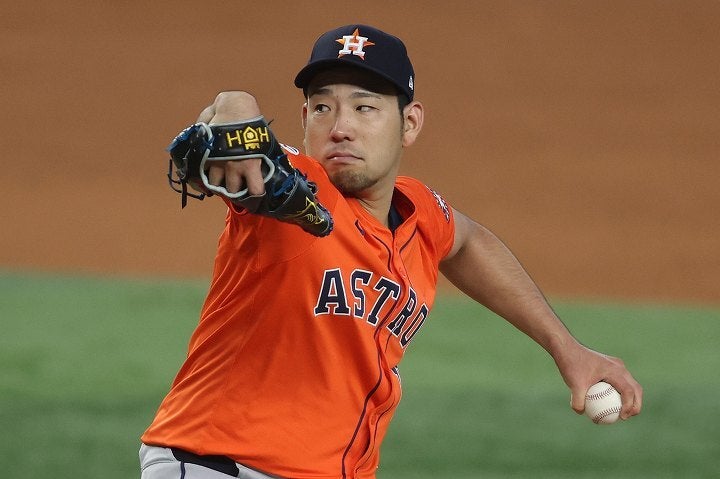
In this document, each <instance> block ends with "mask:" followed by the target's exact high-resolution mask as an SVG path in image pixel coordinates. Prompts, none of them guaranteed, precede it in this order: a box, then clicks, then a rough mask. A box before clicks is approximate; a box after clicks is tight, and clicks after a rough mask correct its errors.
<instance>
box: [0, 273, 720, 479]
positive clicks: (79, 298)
mask: <svg viewBox="0 0 720 479" xmlns="http://www.w3.org/2000/svg"><path fill="white" fill-rule="evenodd" d="M205 290H206V284H205V282H202V281H199V282H187V281H186V282H180V281H159V280H158V281H151V280H142V281H121V280H110V279H96V278H72V277H52V276H40V275H19V274H11V273H5V274H1V273H0V321H1V324H2V326H3V334H2V335H0V426H1V427H2V429H3V431H2V432H3V433H2V434H1V435H0V464H2V469H3V473H2V476H3V477H8V478H13V479H15V478H36V477H60V478H66V477H67V478H70V477H73V478H75V477H102V478H106V479H112V478H129V477H139V472H138V461H137V449H138V446H139V443H138V440H139V436H140V434H142V432H143V430H144V428H145V427H146V426H147V424H148V423H149V421H150V420H151V418H152V416H153V414H154V412H155V408H156V407H157V405H158V403H159V401H160V399H161V398H162V397H163V395H164V394H165V393H166V392H167V388H168V386H169V383H170V381H172V378H173V376H174V374H175V372H176V370H177V368H178V367H179V365H180V362H181V361H182V358H183V355H184V351H185V347H186V344H187V340H188V338H189V335H190V333H191V332H192V329H193V327H194V325H195V323H196V322H197V313H198V311H199V308H200V305H201V302H202V300H203V297H204V294H205ZM555 307H556V309H557V310H558V312H559V313H560V315H561V316H562V317H563V319H564V320H565V322H566V323H567V324H568V326H569V327H570V329H571V330H572V331H573V332H574V333H575V334H576V335H577V336H578V337H579V338H580V339H581V340H582V341H583V342H585V343H586V344H588V345H589V346H591V347H594V348H596V349H599V350H602V351H604V352H607V353H609V354H612V355H616V356H620V357H622V358H623V359H624V360H625V361H626V363H627V364H628V365H629V367H630V368H631V370H632V371H633V373H634V374H635V376H636V377H637V378H638V380H640V382H641V383H642V384H643V386H644V387H645V407H644V411H643V414H642V415H641V416H639V417H637V418H634V419H632V420H631V421H627V422H624V423H620V424H616V425H613V426H596V425H594V424H592V423H591V422H590V421H589V420H588V419H587V418H585V417H581V416H577V415H575V414H574V413H573V412H572V411H571V410H570V408H569V393H568V392H567V389H566V387H565V385H564V384H563V383H562V380H561V379H560V377H559V375H558V374H557V372H556V370H555V367H554V364H553V363H552V361H551V360H550V358H549V357H548V356H547V355H546V354H545V353H544V352H543V351H542V350H541V349H540V348H539V347H537V346H536V345H535V344H534V343H532V342H531V341H530V340H529V339H527V338H526V337H524V336H522V335H521V334H519V333H517V332H516V331H515V330H513V329H512V327H510V326H509V325H508V324H506V323H505V322H503V321H502V320H500V319H499V318H497V317H495V316H494V315H492V314H490V313H488V312H487V311H486V310H484V309H483V308H481V307H479V306H477V305H475V304H473V303H472V302H470V301H467V300H464V299H460V298H453V297H447V298H442V299H441V300H439V301H438V304H437V305H436V308H435V309H434V311H433V313H432V314H431V316H430V319H429V321H428V322H427V323H426V326H425V327H424V329H423V331H422V332H421V333H420V334H419V335H418V336H417V337H416V339H415V340H414V341H413V344H412V345H411V347H410V350H409V352H408V354H407V355H406V358H405V360H404V362H403V363H402V364H401V373H402V375H403V387H404V397H403V401H402V403H401V404H400V408H399V410H398V412H397V414H396V418H395V421H394V423H393V426H392V427H391V428H390V432H389V433H388V436H387V438H386V441H385V445H384V448H383V456H382V461H381V468H380V470H379V474H378V477H379V478H380V479H406V478H407V479H409V478H414V479H423V478H454V479H461V478H468V479H469V478H480V477H483V478H486V477H487V478H493V477H520V478H523V477H526V478H538V477H540V478H544V477H548V478H566V477H567V478H569V477H573V478H577V477H579V478H601V477H613V478H618V477H619V478H631V477H633V478H637V477H648V478H650V477H652V478H664V477H666V478H670V477H694V478H695V477H720V461H719V460H718V458H720V427H718V424H719V423H720V421H718V419H717V414H716V411H717V408H718V406H717V405H718V404H719V403H720V402H719V400H718V398H720V375H719V374H718V371H719V370H720V348H719V347H718V346H719V345H720V310H715V309H703V308H699V307H698V308H693V307H660V306H656V307H651V306H643V305H596V304H582V303H572V302H556V303H555Z"/></svg>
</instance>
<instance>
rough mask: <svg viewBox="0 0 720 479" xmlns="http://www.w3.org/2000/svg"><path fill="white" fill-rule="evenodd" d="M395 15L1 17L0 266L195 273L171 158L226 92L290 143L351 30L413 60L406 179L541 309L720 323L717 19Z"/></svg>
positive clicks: (125, 12) (243, 12)
mask: <svg viewBox="0 0 720 479" xmlns="http://www.w3.org/2000/svg"><path fill="white" fill-rule="evenodd" d="M398 3H399V2H398ZM394 5H395V4H394V3H393V2H379V1H366V2H360V3H354V2H353V3H352V6H349V5H345V6H343V5H340V4H338V3H337V2H330V1H317V2H284V1H269V2H262V3H257V2H255V3H252V7H251V4H250V3H247V2H190V1H182V2H140V1H129V2H103V1H99V2H98V1H90V0H82V1H74V2H50V1H47V0H45V1H40V2H32V3H27V2H25V3H22V2H15V3H11V4H8V5H3V7H2V11H3V14H2V17H1V18H0V59H1V61H2V76H1V78H2V85H3V88H2V91H0V102H2V103H1V104H2V106H3V113H4V114H3V117H2V120H0V121H2V130H1V131H2V144H3V150H4V153H5V165H6V169H5V170H4V173H3V174H2V175H0V191H2V193H3V199H2V202H0V216H1V217H2V219H3V223H4V224H5V228H4V231H3V233H2V235H0V268H3V269H13V270H14V269H26V268H32V269H40V270H49V271H81V272H89V273H102V274H112V275H146V274H149V275H156V276H167V275H181V276H206V275H208V274H209V272H210V268H211V262H212V259H213V254H214V247H215V242H216V238H217V233H218V232H219V230H220V228H221V226H222V220H223V216H224V211H223V207H222V205H221V204H220V203H219V202H218V201H210V202H208V201H206V202H205V203H191V204H190V205H189V207H188V208H186V209H185V210H184V211H181V210H180V199H179V197H178V196H176V195H175V194H173V193H172V192H171V191H170V190H169V189H168V188H167V187H166V185H165V177H164V175H165V173H166V168H167V165H166V155H165V153H164V152H163V149H164V147H165V146H166V145H167V143H168V142H169V140H170V139H171V138H172V136H173V135H174V134H175V133H177V131H179V130H180V129H181V128H183V127H184V126H186V124H188V123H190V122H192V121H193V120H194V119H195V116H196V115H197V113H198V112H199V111H200V110H201V109H202V108H203V107H204V106H205V105H206V104H207V103H208V102H210V101H212V98H213V97H214V95H215V94H216V92H217V91H219V90H225V89H247V90H250V91H252V92H253V93H255V94H256V95H257V96H258V98H259V100H260V103H261V107H262V108H263V110H264V112H265V114H266V116H267V117H269V118H272V119H274V123H273V126H274V130H275V132H276V133H277V134H278V136H279V137H281V139H282V140H283V141H284V142H285V143H290V144H294V145H297V146H300V143H301V138H302V133H301V126H300V120H299V114H300V107H301V103H302V97H301V95H300V94H299V92H298V91H297V90H296V89H295V88H294V87H292V84H291V82H292V78H293V76H294V74H295V73H296V72H297V70H298V69H299V68H300V67H301V66H302V65H303V64H304V62H305V61H306V59H307V55H308V52H309V47H310V45H311V44H312V42H313V41H314V39H315V38H316V37H317V35H318V34H319V33H321V32H322V31H324V30H326V29H329V28H332V27H335V26H337V25H340V24H345V23H352V22H356V21H358V22H362V23H371V24H375V25H376V26H379V27H381V28H384V29H387V30H388V31H391V32H393V33H396V34H397V35H399V36H401V37H403V38H404V39H405V40H406V43H407V45H408V48H409V51H410V55H411V58H412V59H413V62H414V63H415V68H416V71H417V82H416V85H417V98H418V99H420V100H422V101H423V103H424V104H425V106H426V111H427V118H426V125H425V130H424V131H423V134H422V137H421V139H420V141H419V143H418V144H416V145H415V146H413V147H412V148H411V149H410V150H408V152H407V154H406V158H405V165H404V173H406V174H412V175H414V176H417V177H419V178H421V179H422V180H424V181H425V182H426V183H428V184H429V185H431V186H432V187H434V188H435V189H437V190H438V191H440V192H441V193H443V194H444V196H445V197H446V199H447V200H448V201H449V202H450V203H451V204H453V205H454V206H455V207H456V208H458V209H460V210H462V211H464V212H466V213H469V214H470V215H471V216H473V217H475V218H476V219H478V221H480V222H482V223H484V224H486V225H488V226H489V227H491V228H492V229H493V230H495V231H496V232H497V233H498V235H499V236H501V237H502V238H503V239H504V240H505V241H506V242H507V243H508V244H509V245H510V247H511V248H512V249H513V250H514V251H515V252H516V253H517V254H518V256H519V257H520V258H521V260H522V261H523V263H524V264H525V265H526V267H527V268H528V269H529V270H530V272H531V273H532V274H533V276H534V277H535V279H536V280H537V281H538V282H539V283H540V285H541V286H542V287H543V289H544V290H545V291H546V293H548V294H551V295H556V296H580V297H585V298H617V299H622V300H629V299H642V300H660V301H700V302H709V303H720V284H719V282H718V278H720V213H719V210H720V189H719V188H718V186H717V184H718V179H720V115H718V111H720V90H719V89H718V88H717V83H718V79H719V78H720V62H718V58H720V33H719V32H720V2H717V1H715V0H705V1H700V0H689V1H683V2H665V1H649V0H641V1H635V2H624V1H621V0H614V1H609V2H576V1H559V0H558V1H534V0H526V1H513V2H506V1H503V0H494V1H479V2H466V1H464V0H463V1H455V0H453V1H446V2H431V1H429V0H423V1H414V2H406V3H405V2H403V5H404V6H403V7H402V8H400V7H398V6H394ZM438 5H442V6H438Z"/></svg>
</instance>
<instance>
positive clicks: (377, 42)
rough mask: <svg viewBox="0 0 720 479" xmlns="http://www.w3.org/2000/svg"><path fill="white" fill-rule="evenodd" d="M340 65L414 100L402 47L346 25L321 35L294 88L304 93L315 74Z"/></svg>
mask: <svg viewBox="0 0 720 479" xmlns="http://www.w3.org/2000/svg"><path fill="white" fill-rule="evenodd" d="M342 65H350V66H354V67H357V68H361V69H363V70H367V71H370V72H373V73H375V74H377V75H379V76H381V77H382V78H384V79H386V80H388V81H389V82H390V83H392V84H393V85H394V86H395V87H396V88H397V89H398V90H399V91H400V93H403V94H405V95H406V96H407V97H408V99H409V100H411V101H412V99H413V94H414V92H415V72H414V70H413V66H412V63H410V58H409V57H408V54H407V49H406V48H405V44H404V43H403V42H402V40H400V39H399V38H397V37H395V36H393V35H390V34H388V33H385V32H383V31H382V30H378V29H377V28H374V27H371V26H368V25H345V26H344V27H340V28H336V29H335V30H331V31H329V32H327V33H324V34H323V35H321V36H320V38H318V39H317V41H316V42H315V46H313V49H312V53H311V54H310V60H309V61H308V63H307V65H305V67H304V68H303V69H302V70H300V73H298V74H297V76H296V77H295V86H296V87H298V88H302V89H303V90H305V89H307V86H308V85H309V84H310V81H312V79H313V77H314V76H315V75H316V74H317V73H318V72H320V71H322V70H325V69H328V68H331V67H334V66H342Z"/></svg>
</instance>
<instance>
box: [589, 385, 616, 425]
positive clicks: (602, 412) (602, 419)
mask: <svg viewBox="0 0 720 479" xmlns="http://www.w3.org/2000/svg"><path fill="white" fill-rule="evenodd" d="M620 409H622V399H621V398H620V393H618V392H617V391H616V390H615V388H614V387H612V386H611V385H610V384H608V383H606V382H603V381H600V382H599V383H597V384H594V385H593V386H591V387H590V389H588V391H587V393H586V394H585V415H586V416H587V417H589V418H590V419H592V422H594V423H595V424H612V423H614V422H615V421H617V420H618V418H619V417H620Z"/></svg>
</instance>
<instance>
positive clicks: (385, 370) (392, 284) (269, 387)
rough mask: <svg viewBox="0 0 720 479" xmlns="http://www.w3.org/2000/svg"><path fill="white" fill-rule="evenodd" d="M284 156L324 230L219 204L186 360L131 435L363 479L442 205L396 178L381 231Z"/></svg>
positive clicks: (436, 239)
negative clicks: (213, 249) (324, 216)
mask: <svg viewBox="0 0 720 479" xmlns="http://www.w3.org/2000/svg"><path fill="white" fill-rule="evenodd" d="M290 159H291V161H292V162H293V164H294V165H295V167H296V168H298V169H300V170H301V171H303V172H305V173H307V174H308V177H309V178H310V179H311V180H312V181H314V182H316V183H317V184H318V187H319V198H320V201H321V202H322V203H323V204H324V205H325V206H326V207H327V208H328V209H329V210H330V211H331V213H332V215H333V218H334V221H335V228H334V230H333V232H332V233H331V234H330V235H329V236H327V237H325V238H316V237H313V236H311V235H309V234H307V233H305V232H304V231H302V230H301V229H300V228H299V227H297V226H295V225H289V224H284V223H281V222H279V221H276V220H274V219H269V218H264V217H260V216H256V215H251V214H246V213H243V212H238V211H235V210H234V209H233V208H232V207H231V208H230V209H229V212H228V216H227V220H226V227H225V230H224V232H223V233H222V236H221V237H220V241H219V246H218V253H217V258H216V262H215V270H214V273H213V280H212V283H211V286H210V290H209V293H208V296H207V299H206V301H205V304H204V306H203V308H202V313H201V319H200V322H199V324H198V326H197V329H196V330H195V332H194V333H193V335H192V338H191V340H190V344H189V349H188V355H187V359H186V361H185V363H184V364H183V366H182V368H181V369H180V371H179V373H178V375H177V377H176V379H175V381H174V382H173V384H172V387H171V390H170V392H169V394H168V395H167V396H166V397H165V399H164V400H163V402H162V404H161V405H160V408H159V410H158V412H157V415H156V417H155V420H154V421H153V423H152V424H151V425H150V427H149V429H148V430H147V431H146V432H145V434H144V435H143V437H142V440H143V442H145V443H146V444H151V445H160V446H175V447H179V448H183V449H186V450H189V451H192V452H195V453H197V454H219V455H225V456H229V457H231V458H233V459H234V460H235V461H237V462H240V463H242V464H245V465H247V466H249V467H253V468H256V469H259V470H262V471H266V472H268V473H271V474H276V475H280V476H283V477H287V478H318V479H319V478H362V479H366V478H374V477H375V469H376V468H377V466H378V461H379V446H380V443H381V441H382V439H383V437H384V436H385V432H386V430H387V427H388V424H389V423H390V419H391V418H392V416H393V413H394V411H395V408H396V407H397V405H398V402H399V401H400V396H401V388H400V378H399V373H398V370H397V365H398V363H399V362H400V359H401V358H402V356H403V354H404V352H405V349H406V348H407V346H408V344H409V343H410V341H411V340H412V338H413V336H414V335H415V334H416V333H417V331H418V330H419V329H420V327H421V326H422V324H423V322H424V321H425V318H426V317H427V313H428V312H429V309H430V308H431V307H432V304H433V302H434V298H435V289H436V282H437V274H438V263H439V261H440V259H442V258H443V257H444V256H445V255H446V254H447V253H448V251H449V250H450V248H451V246H452V243H453V232H454V222H453V218H452V212H451V209H450V208H449V207H448V206H446V205H445V203H444V202H443V201H442V199H441V198H440V197H439V196H437V195H435V194H434V193H433V192H432V191H431V190H429V189H428V188H427V187H426V186H424V185H423V184H421V183H420V182H418V181H417V180H413V179H410V178H406V177H400V178H398V180H397V184H396V191H395V198H394V201H393V203H394V204H395V205H396V207H397V209H398V210H399V212H400V213H401V215H402V216H403V218H404V222H403V223H402V224H401V225H400V226H399V227H398V228H397V230H396V231H395V234H394V235H393V234H392V233H391V232H390V230H389V229H387V228H385V227H384V226H382V225H381V224H380V223H379V222H378V221H377V220H376V219H375V218H373V217H371V216H370V215H369V214H368V213H367V212H366V211H365V210H364V209H363V207H362V206H361V205H360V204H359V203H358V201H357V200H355V199H350V198H344V197H343V196H342V195H341V194H340V193H339V192H338V191H337V190H336V189H335V188H334V187H333V186H332V184H331V183H330V182H329V180H328V178H327V176H326V175H325V172H324V170H323V169H322V167H321V166H320V165H319V164H318V163H317V162H315V161H314V160H312V159H310V158H308V157H306V156H302V155H291V156H290Z"/></svg>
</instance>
